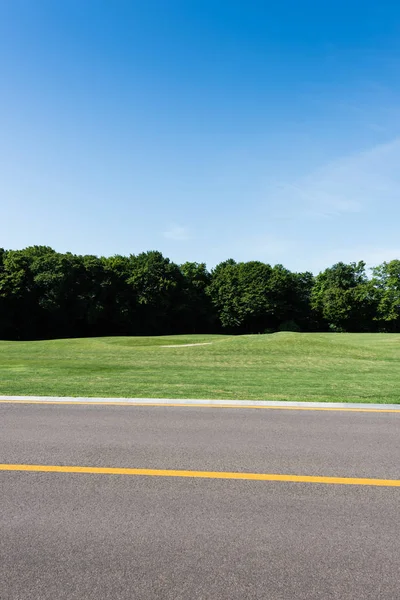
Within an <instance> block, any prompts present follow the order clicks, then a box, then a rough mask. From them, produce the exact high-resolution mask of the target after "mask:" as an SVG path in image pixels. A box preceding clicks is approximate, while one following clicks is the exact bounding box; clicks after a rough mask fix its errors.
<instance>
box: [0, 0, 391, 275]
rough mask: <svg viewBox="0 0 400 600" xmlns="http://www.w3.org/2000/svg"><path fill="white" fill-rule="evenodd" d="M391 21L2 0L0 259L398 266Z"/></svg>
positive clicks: (370, 6)
mask: <svg viewBox="0 0 400 600" xmlns="http://www.w3.org/2000/svg"><path fill="white" fill-rule="evenodd" d="M399 67H400V4H399V3H398V1H397V2H395V1H393V2H389V1H387V0H381V1H380V2H377V1H376V0H363V1H354V0H346V1H342V0H337V1H335V2H322V1H321V0H315V1H311V0H292V1H289V0H286V1H285V0H282V1H281V2H276V1H273V2H272V1H269V0H260V1H255V0H246V1H244V0H240V1H235V0H199V1H197V0H180V1H178V0H163V1H161V0H159V1H153V0H140V1H135V0H131V1H129V2H128V1H124V0H115V1H112V0H108V1H107V2H106V1H102V0H85V1H82V0H68V1H65V0H57V2H55V1H54V0H35V1H31V0H24V1H21V0H12V1H10V2H1V3H0V201H1V219H0V246H2V247H5V248H22V247H25V246H28V245H32V244H44V245H50V246H52V247H54V248H55V249H56V250H59V251H67V250H70V251H72V252H77V253H87V254H99V255H112V254H130V253H134V254H136V253H138V252H141V251H144V250H151V249H158V250H161V251H162V252H163V253H164V254H165V255H166V256H169V257H170V258H171V259H172V260H175V261H177V262H184V261H186V260H193V261H199V262H202V261H206V262H207V265H208V266H209V267H212V266H214V265H215V264H217V263H218V262H220V261H221V260H225V259H227V258H230V257H232V258H235V259H236V260H252V259H256V260H262V261H265V262H269V263H272V264H275V263H282V264H284V265H285V266H287V267H288V268H290V269H293V270H313V271H315V272H316V271H318V270H320V269H322V268H325V267H327V266H330V265H332V264H333V263H334V262H337V261H339V260H345V261H352V260H360V259H365V260H366V261H367V262H368V263H369V264H374V263H379V262H381V261H383V260H391V259H393V258H399V257H400V235H399V229H400V227H399V223H400V194H399V192H400V160H399V159H400V119H399V116H400V79H399V72H400V70H399Z"/></svg>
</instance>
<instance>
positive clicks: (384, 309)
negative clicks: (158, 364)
mask: <svg viewBox="0 0 400 600" xmlns="http://www.w3.org/2000/svg"><path fill="white" fill-rule="evenodd" d="M285 330H291V331H336V332H339V331H355V332H357V331H360V332H362V331H377V330H380V331H391V332H395V331H400V261H399V260H393V261H391V262H389V263H383V264H382V265H380V266H378V267H376V268H375V269H373V276H372V278H371V279H369V278H368V277H367V274H366V270H365V263H363V262H359V263H350V264H344V263H337V264H335V265H333V266H332V267H330V268H329V269H326V270H325V271H323V272H322V273H320V274H319V275H317V276H316V277H314V276H313V275H312V273H309V272H305V273H293V272H291V271H289V270H288V269H286V268H285V267H283V266H282V265H275V266H271V265H269V264H266V263H263V262H260V261H249V262H239V263H237V262H235V261H234V260H233V259H229V260H226V261H224V262H222V263H220V264H219V265H217V266H216V267H215V268H214V269H213V270H212V271H211V272H210V271H208V270H207V267H206V265H205V264H204V263H196V262H186V263H184V264H182V265H177V264H176V263H174V262H172V261H170V260H169V259H168V258H166V257H164V256H163V255H162V254H161V252H158V251H155V250H152V251H150V252H142V253H140V254H138V255H130V256H119V255H117V256H112V257H97V256H92V255H85V256H81V255H76V254H72V253H70V252H67V253H65V254H62V253H58V252H55V250H53V249H52V248H49V247H47V246H31V247H28V248H25V249H24V250H2V249H0V338H3V339H16V340H18V339H21V340H22V339H40V338H57V337H81V336H105V335H165V334H174V333H175V334H178V333H193V334H194V333H199V334H201V333H220V332H229V333H249V334H250V333H264V332H267V331H268V332H273V331H285Z"/></svg>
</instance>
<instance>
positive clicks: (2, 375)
mask: <svg viewBox="0 0 400 600" xmlns="http://www.w3.org/2000/svg"><path fill="white" fill-rule="evenodd" d="M201 343H203V344H205V343H207V345H194V346H183V344H201ZM171 345H172V346H175V345H177V347H164V346H171ZM0 394H8V395H45V396H51V395H58V396H103V397H151V398H210V399H211V398H219V399H249V400H251V399H255V400H315V401H317V400H320V401H331V402H332V401H338V402H339V401H348V402H392V403H400V335H390V334H306V333H300V334H299V333H276V334H272V335H249V336H218V335H208V336H204V335H192V336H174V337H172V336H169V337H141V338H138V337H114V338H90V339H69V340H50V341H39V342H6V341H2V342H0Z"/></svg>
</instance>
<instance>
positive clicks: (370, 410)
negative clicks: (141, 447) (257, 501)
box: [0, 400, 400, 413]
mask: <svg viewBox="0 0 400 600" xmlns="http://www.w3.org/2000/svg"><path fill="white" fill-rule="evenodd" d="M0 404H51V405H54V404H57V405H59V406H62V405H63V404H65V405H71V404H73V405H74V404H76V405H83V406H131V407H147V406H148V407H155V406H157V407H164V408H169V407H175V408H241V409H252V408H255V409H257V410H260V409H264V410H320V411H335V412H356V413H400V408H350V407H349V408H346V407H345V406H338V407H334V406H265V405H256V404H252V405H240V404H185V403H178V402H176V403H175V402H169V403H168V404H167V403H163V402H124V401H116V402H113V401H109V402H97V401H93V402H90V401H86V400H65V401H64V400H63V401H61V402H60V401H58V400H0ZM310 404H311V403H310Z"/></svg>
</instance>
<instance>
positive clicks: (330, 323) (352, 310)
mask: <svg viewBox="0 0 400 600" xmlns="http://www.w3.org/2000/svg"><path fill="white" fill-rule="evenodd" d="M371 291H372V290H371V285H370V282H369V281H368V278H367V275H366V273H365V263H364V262H363V261H360V262H358V263H354V262H353V263H350V264H345V263H343V262H339V263H337V264H335V265H333V267H330V268H329V269H325V271H323V272H322V273H320V274H319V275H317V277H316V279H315V284H314V287H313V290H312V293H311V306H312V308H313V309H314V310H315V311H316V312H317V313H318V314H319V315H320V317H322V319H323V320H324V322H325V323H326V326H327V327H328V328H329V329H331V330H333V331H367V330H369V329H371V327H373V314H374V307H375V306H374V296H373V294H372V293H371Z"/></svg>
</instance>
